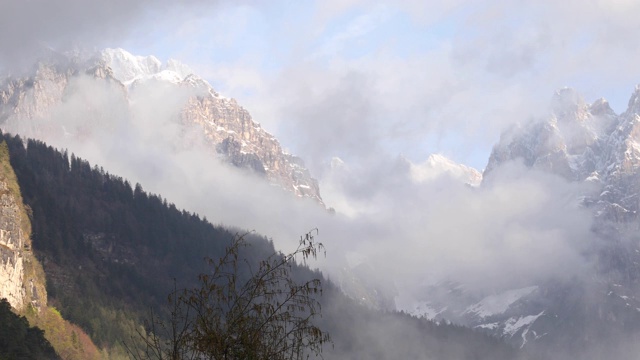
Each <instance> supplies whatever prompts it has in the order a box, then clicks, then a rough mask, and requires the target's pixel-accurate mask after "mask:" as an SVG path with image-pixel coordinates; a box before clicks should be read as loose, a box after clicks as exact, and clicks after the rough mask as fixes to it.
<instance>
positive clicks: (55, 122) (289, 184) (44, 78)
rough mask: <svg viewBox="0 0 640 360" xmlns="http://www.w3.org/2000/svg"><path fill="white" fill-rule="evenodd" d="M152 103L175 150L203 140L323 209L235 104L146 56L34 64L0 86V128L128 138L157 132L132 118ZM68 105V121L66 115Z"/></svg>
mask: <svg viewBox="0 0 640 360" xmlns="http://www.w3.org/2000/svg"><path fill="white" fill-rule="evenodd" d="M152 102H155V103H157V105H158V106H157V107H159V108H160V107H162V106H167V107H169V105H166V103H169V102H170V103H171V104H172V105H170V106H173V107H175V108H167V107H164V108H163V113H162V114H161V115H162V116H166V114H167V113H170V114H174V113H175V116H173V115H172V119H171V121H173V122H175V124H172V126H173V125H175V126H173V127H172V129H174V133H173V134H171V136H176V137H177V138H178V140H177V143H176V146H177V147H178V148H182V149H184V148H192V147H193V146H194V144H196V143H200V142H202V141H200V137H202V136H204V141H203V142H204V144H203V145H204V146H205V147H206V148H207V149H209V151H210V152H211V154H212V156H215V157H220V158H222V159H223V160H224V161H226V162H227V163H229V164H232V165H234V166H236V167H239V168H243V169H247V170H249V171H252V172H254V173H255V174H257V175H259V176H262V177H264V178H265V179H266V180H267V181H268V182H269V183H271V184H274V185H277V186H279V187H281V188H283V189H285V190H287V191H290V192H292V193H294V194H295V195H296V196H299V197H306V198H311V199H314V200H315V201H317V202H318V203H320V204H323V202H322V198H321V196H320V190H319V187H318V182H317V181H316V179H314V178H313V177H312V176H311V174H310V173H309V171H308V170H307V169H306V168H305V165H304V162H303V161H302V159H300V158H299V157H296V156H294V155H291V154H288V153H286V152H285V151H283V149H282V147H281V145H280V143H279V142H278V140H277V139H276V138H275V137H274V136H273V135H271V134H269V133H268V132H267V131H265V130H264V129H263V128H262V127H261V126H260V124H259V123H257V122H256V121H254V120H253V118H252V117H251V115H250V114H249V112H248V111H247V110H246V109H244V108H243V107H242V106H240V105H239V104H238V103H237V101H236V100H234V99H230V98H226V97H223V96H221V95H220V94H219V93H217V92H216V91H215V90H214V89H213V88H212V87H211V86H210V85H209V83H207V82H206V81H205V80H204V79H202V78H200V77H198V76H197V75H195V74H193V71H192V70H191V69H190V68H189V67H187V66H186V65H184V64H181V63H179V62H177V61H175V60H169V61H167V62H166V63H165V64H162V63H161V62H160V61H159V60H158V59H157V58H155V57H153V56H146V57H143V56H134V55H132V54H130V53H128V52H126V51H124V50H122V49H107V50H104V51H102V52H100V53H98V54H93V55H91V56H87V55H83V56H72V55H61V54H54V55H52V56H50V58H48V59H46V60H42V61H41V62H39V63H38V64H37V65H36V67H35V68H34V71H33V73H32V74H31V75H30V76H27V77H24V78H11V77H10V78H7V79H5V81H4V82H0V128H1V129H2V130H4V131H7V132H12V133H17V134H20V135H23V136H27V137H33V138H36V139H41V140H44V141H47V142H50V143H53V144H64V141H65V139H68V138H69V137H72V138H76V139H78V138H79V139H88V138H91V137H101V136H105V133H109V132H111V135H113V132H114V131H118V132H131V131H135V127H136V126H158V127H160V126H161V125H160V124H154V121H156V120H157V119H152V118H151V117H153V115H149V111H146V113H145V114H143V115H141V112H140V111H138V112H137V113H136V109H139V107H140V106H139V105H140V104H143V103H147V104H148V103H152ZM72 106H73V107H74V111H73V113H72V114H73V115H69V114H67V113H65V109H66V108H69V107H72ZM153 106H155V104H154V105H153ZM134 113H135V114H134ZM62 114H64V115H62ZM78 114H80V115H78ZM61 118H63V121H61ZM69 118H72V119H71V120H70V119H69ZM140 124H144V125H140Z"/></svg>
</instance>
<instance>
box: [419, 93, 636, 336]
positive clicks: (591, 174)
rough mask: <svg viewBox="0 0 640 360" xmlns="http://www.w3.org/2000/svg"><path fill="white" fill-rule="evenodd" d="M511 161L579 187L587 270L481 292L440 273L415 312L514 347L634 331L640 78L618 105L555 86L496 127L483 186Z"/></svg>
mask: <svg viewBox="0 0 640 360" xmlns="http://www.w3.org/2000/svg"><path fill="white" fill-rule="evenodd" d="M511 162H519V163H522V164H523V165H524V166H525V167H527V168H531V169H536V170H539V171H542V172H546V173H550V174H554V175H556V176H559V177H562V178H564V179H565V180H566V181H568V182H569V183H571V184H576V185H577V186H579V188H580V189H583V190H582V192H581V193H580V194H579V198H577V199H575V201H576V202H577V203H579V204H580V206H581V207H582V208H584V209H586V210H588V211H589V212H590V213H591V214H592V216H593V219H594V221H593V225H592V233H593V237H594V238H597V239H598V245H597V248H596V249H589V251H591V252H592V254H591V257H592V258H594V264H595V268H594V269H593V271H594V273H593V274H592V275H590V276H589V277H588V278H589V279H588V280H581V281H577V280H576V281H575V282H573V283H563V282H557V281H553V280H550V281H547V282H543V283H536V284H529V286H526V287H523V288H518V289H508V290H505V291H501V292H498V293H492V294H484V295H481V294H477V293H473V292H471V291H469V290H468V289H467V288H466V287H465V286H464V285H462V284H456V283H441V284H437V285H435V286H432V287H431V288H430V289H429V291H428V293H430V294H431V296H430V297H429V299H427V300H425V301H424V302H422V303H420V304H418V305H416V308H415V310H414V311H413V312H414V313H415V314H421V315H423V316H426V317H428V318H431V319H436V320H448V321H454V322H456V323H461V324H464V325H466V326H470V327H474V328H476V329H482V330H484V331H487V332H489V333H491V334H494V335H497V336H499V337H502V338H505V339H508V340H510V341H511V342H512V343H513V344H514V345H516V346H518V347H525V346H539V347H541V348H553V347H554V346H559V345H558V343H559V342H561V341H562V340H561V339H570V338H572V337H573V338H572V339H573V340H571V341H574V342H576V343H577V344H578V343H579V344H582V345H577V346H576V348H579V347H580V346H586V345H587V344H589V343H590V342H591V341H592V339H593V338H594V337H599V338H601V339H602V341H608V340H605V339H609V340H611V339H614V338H616V337H617V338H623V337H625V336H631V337H632V338H633V337H634V336H635V335H633V334H638V331H639V329H640V265H639V264H640V238H639V237H638V235H637V230H638V229H639V228H640V218H638V211H639V210H640V209H639V207H640V201H639V195H640V86H639V87H636V89H635V91H634V93H633V95H632V96H631V98H630V100H629V106H628V109H627V110H626V111H625V112H623V113H622V114H620V115H618V114H616V113H615V112H614V111H613V110H612V109H611V107H610V106H609V104H608V102H607V101H606V100H604V99H598V100H596V101H594V102H593V103H592V104H589V103H587V102H586V101H584V99H583V98H582V96H581V95H580V94H579V93H578V92H576V91H575V90H573V89H570V88H563V89H560V90H558V91H557V92H556V93H555V94H554V96H553V98H552V101H551V111H550V113H549V115H548V117H546V118H544V119H539V120H536V121H531V122H529V123H526V124H519V125H514V126H513V127H512V128H510V129H508V130H507V131H505V132H504V133H503V134H502V136H501V138H500V141H499V142H498V143H497V144H496V145H495V146H494V148H493V151H492V153H491V156H490V158H489V161H488V164H487V167H486V169H485V171H484V174H483V180H482V181H483V184H482V185H481V186H484V185H486V184H484V183H487V182H491V181H494V180H496V178H495V177H496V176H499V175H498V174H496V173H497V172H498V171H497V170H498V168H500V167H501V166H504V165H506V164H508V163H511ZM514 201H517V199H514ZM541 266H544V264H541Z"/></svg>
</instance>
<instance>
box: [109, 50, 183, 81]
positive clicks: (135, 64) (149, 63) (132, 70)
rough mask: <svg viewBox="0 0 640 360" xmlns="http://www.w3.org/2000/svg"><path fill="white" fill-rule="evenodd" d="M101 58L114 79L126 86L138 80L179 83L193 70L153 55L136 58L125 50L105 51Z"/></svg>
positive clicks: (179, 63) (171, 60)
mask: <svg viewBox="0 0 640 360" xmlns="http://www.w3.org/2000/svg"><path fill="white" fill-rule="evenodd" d="M100 57H101V58H102V60H103V61H104V62H105V63H106V65H107V66H109V67H110V68H111V70H112V71H113V77H114V78H116V79H117V80H119V81H120V82H121V83H123V84H124V85H130V84H132V83H133V82H135V81H136V80H146V79H155V80H163V81H169V82H172V83H179V82H181V81H183V80H184V79H185V78H186V77H187V76H189V75H191V74H193V70H192V69H191V68H190V67H189V66H187V65H185V64H183V63H181V62H179V61H177V60H174V59H170V60H168V61H167V62H166V63H165V64H162V62H161V61H160V60H159V59H158V58H156V57H155V56H153V55H149V56H136V55H132V54H131V53H129V52H128V51H126V50H124V49H120V48H118V49H105V50H103V51H102V52H101V53H100Z"/></svg>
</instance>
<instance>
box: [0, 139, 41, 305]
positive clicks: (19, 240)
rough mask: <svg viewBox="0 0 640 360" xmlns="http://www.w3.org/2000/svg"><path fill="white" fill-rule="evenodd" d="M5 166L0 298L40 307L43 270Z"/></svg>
mask: <svg viewBox="0 0 640 360" xmlns="http://www.w3.org/2000/svg"><path fill="white" fill-rule="evenodd" d="M2 150H6V148H4V149H0V152H2V154H0V157H1V158H0V162H2V163H4V164H8V158H7V157H5V156H8V155H6V154H7V153H6V152H3V151H2ZM7 169H8V165H4V166H3V165H0V298H6V299H7V300H8V301H9V304H11V306H12V307H13V308H15V309H16V310H18V311H21V310H23V309H24V308H25V306H26V305H28V304H30V305H32V306H33V307H34V308H35V309H37V310H38V311H39V310H40V309H41V308H42V307H43V306H46V303H47V294H46V290H45V286H44V283H45V279H44V273H42V271H41V267H40V265H39V264H38V263H37V260H36V259H35V258H34V256H33V253H32V252H31V240H30V239H29V233H28V232H29V231H28V230H26V229H27V228H29V226H28V222H29V220H28V219H27V218H26V213H25V211H24V208H23V207H24V205H23V204H22V199H21V198H19V197H16V195H15V193H14V192H13V191H12V190H11V189H10V186H12V187H17V186H18V185H17V182H16V180H15V175H13V173H11V174H7V173H6V172H7V171H8V170H7ZM10 182H13V184H10Z"/></svg>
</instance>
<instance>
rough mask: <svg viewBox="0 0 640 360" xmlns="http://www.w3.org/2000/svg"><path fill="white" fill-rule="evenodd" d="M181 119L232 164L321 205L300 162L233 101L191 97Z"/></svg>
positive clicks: (211, 96) (313, 183)
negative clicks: (199, 127) (247, 169)
mask: <svg viewBox="0 0 640 360" xmlns="http://www.w3.org/2000/svg"><path fill="white" fill-rule="evenodd" d="M182 118H183V120H184V121H185V122H186V123H188V124H198V125H199V126H201V127H202V130H203V131H204V134H205V136H206V138H207V139H209V140H210V143H211V144H215V147H216V150H217V152H218V153H219V154H222V155H223V156H225V157H226V158H227V159H228V160H229V162H231V163H232V164H234V165H236V166H240V167H244V168H249V169H252V170H254V171H255V172H256V173H258V174H265V175H266V177H267V178H268V179H269V181H271V182H272V183H274V184H280V185H282V186H283V187H284V188H285V189H288V190H292V191H293V192H294V193H295V194H296V195H297V196H301V197H309V198H312V199H314V200H316V201H318V202H319V203H322V199H321V197H320V189H319V187H318V182H317V181H316V180H315V179H313V178H312V177H311V174H310V173H309V171H308V170H307V169H306V168H305V167H304V162H303V161H302V159H300V158H298V157H296V156H293V155H291V154H287V153H285V152H284V151H283V150H282V147H281V146H280V143H279V142H278V140H276V138H275V137H273V136H272V135H271V134H269V133H267V132H266V131H264V129H262V127H261V126H260V124H258V123H256V122H255V121H253V119H252V118H251V115H250V114H249V112H248V111H247V110H245V109H244V108H242V107H241V106H239V105H238V103H237V102H236V101H235V100H234V99H227V98H224V97H220V96H219V95H218V94H216V93H213V92H212V93H208V94H206V95H205V96H196V97H192V98H190V99H189V102H188V103H187V105H186V106H185V108H184V109H183V111H182Z"/></svg>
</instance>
